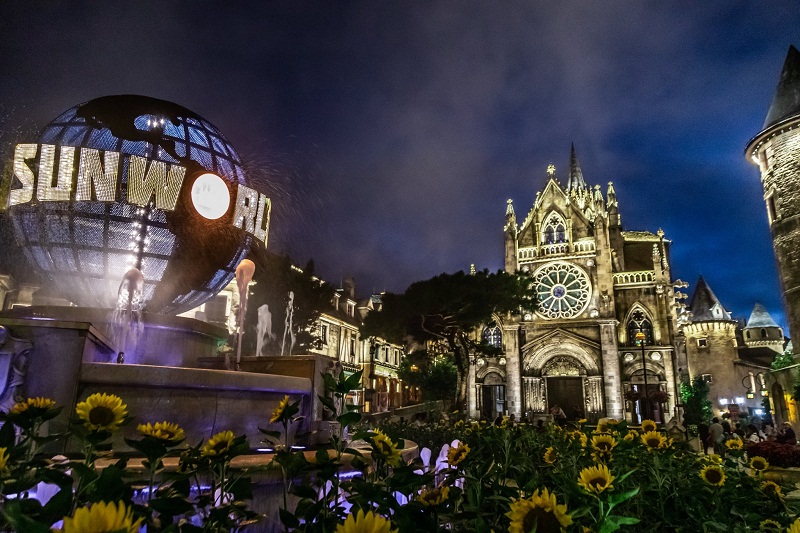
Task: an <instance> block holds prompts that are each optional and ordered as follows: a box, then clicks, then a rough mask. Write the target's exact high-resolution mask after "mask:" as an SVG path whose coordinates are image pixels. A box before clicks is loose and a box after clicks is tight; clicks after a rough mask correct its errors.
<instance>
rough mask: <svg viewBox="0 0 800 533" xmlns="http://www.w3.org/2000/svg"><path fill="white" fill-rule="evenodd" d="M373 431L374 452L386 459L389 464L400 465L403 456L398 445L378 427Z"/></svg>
mask: <svg viewBox="0 0 800 533" xmlns="http://www.w3.org/2000/svg"><path fill="white" fill-rule="evenodd" d="M373 433H375V436H374V437H372V453H373V454H374V455H375V456H376V457H377V458H379V459H385V460H386V462H387V463H388V464H389V466H400V463H401V462H402V461H403V458H402V457H401V455H400V450H398V449H397V445H396V444H395V443H394V442H392V439H390V438H389V437H387V436H386V435H384V434H383V433H382V432H381V431H379V430H377V429H376V430H373Z"/></svg>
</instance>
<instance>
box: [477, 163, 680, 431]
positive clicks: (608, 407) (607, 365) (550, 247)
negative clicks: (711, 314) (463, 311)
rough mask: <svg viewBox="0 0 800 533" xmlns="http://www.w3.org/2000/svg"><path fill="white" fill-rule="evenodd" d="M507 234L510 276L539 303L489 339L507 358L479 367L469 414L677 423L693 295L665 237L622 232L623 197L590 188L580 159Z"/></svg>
mask: <svg viewBox="0 0 800 533" xmlns="http://www.w3.org/2000/svg"><path fill="white" fill-rule="evenodd" d="M504 233H505V270H506V271H507V272H515V271H517V270H522V271H527V272H530V273H531V274H532V276H533V279H534V283H536V286H537V289H538V298H539V303H538V307H537V309H535V310H532V311H530V312H524V313H523V314H522V315H521V316H516V317H508V316H506V317H500V316H498V317H496V320H495V323H494V324H492V325H491V326H490V327H487V328H486V329H484V330H483V332H482V335H483V338H484V340H485V341H486V342H487V343H489V344H490V345H493V346H496V347H498V348H501V349H502V355H500V356H497V357H482V358H475V360H474V364H472V365H471V367H470V373H469V383H470V393H469V397H468V409H469V411H470V415H471V416H473V417H481V416H482V417H487V418H493V417H495V416H497V415H498V414H512V413H513V414H515V415H516V416H517V417H520V416H528V417H533V418H536V417H539V416H545V415H548V414H550V413H558V410H559V409H560V410H562V411H563V412H564V414H565V415H566V416H567V417H568V418H586V419H588V420H590V421H596V420H598V419H600V418H603V417H613V418H617V419H622V418H625V419H627V420H629V421H632V422H638V421H640V420H641V419H643V418H653V419H656V420H661V421H666V420H669V419H670V418H671V417H672V415H673V414H674V412H675V405H676V393H677V387H676V374H677V373H676V357H677V354H678V353H679V352H681V351H682V347H681V346H680V345H679V342H680V337H677V339H678V340H676V336H677V335H676V333H677V306H676V301H675V297H676V293H675V287H676V286H685V285H684V284H682V282H678V283H673V280H672V278H671V275H670V265H669V247H670V241H669V240H667V239H665V238H664V234H663V232H662V231H660V230H659V232H658V233H651V232H648V231H625V230H623V226H622V220H621V216H620V209H619V204H618V201H617V198H616V193H615V191H614V186H613V185H612V184H611V183H609V184H608V188H607V190H606V192H605V196H604V194H603V192H602V191H601V189H600V186H599V185H595V186H594V187H591V186H589V185H587V183H586V182H585V181H584V178H583V173H582V171H581V168H580V165H579V164H578V160H577V157H576V156H575V151H574V148H573V150H572V153H571V156H570V167H569V173H568V176H567V178H566V181H565V182H564V183H562V182H561V181H560V180H559V178H558V177H557V174H556V171H555V168H554V167H553V166H552V165H550V166H549V167H548V169H547V184H546V185H545V187H544V189H543V190H542V191H540V192H539V193H538V194H537V196H536V200H535V201H534V203H533V206H532V207H531V209H530V211H529V212H528V213H527V215H526V216H525V218H524V219H522V220H518V219H517V216H516V213H515V210H514V206H513V203H512V201H511V200H509V201H508V205H507V208H506V218H505V227H504ZM678 296H681V295H680V294H678Z"/></svg>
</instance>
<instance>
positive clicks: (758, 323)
mask: <svg viewBox="0 0 800 533" xmlns="http://www.w3.org/2000/svg"><path fill="white" fill-rule="evenodd" d="M745 327H746V328H778V327H780V326H778V324H776V323H775V320H773V318H772V316H770V314H769V313H768V312H767V310H766V308H764V306H763V305H761V304H760V303H756V305H755V306H754V307H753V311H752V312H751V313H750V318H749V319H748V320H747V325H746V326H745Z"/></svg>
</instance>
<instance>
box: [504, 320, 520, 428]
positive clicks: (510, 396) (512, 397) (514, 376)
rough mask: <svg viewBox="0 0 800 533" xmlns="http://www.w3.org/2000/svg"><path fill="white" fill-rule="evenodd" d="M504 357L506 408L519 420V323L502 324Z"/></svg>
mask: <svg viewBox="0 0 800 533" xmlns="http://www.w3.org/2000/svg"><path fill="white" fill-rule="evenodd" d="M503 346H504V347H505V358H506V409H507V410H508V414H509V415H510V414H512V413H513V414H514V415H516V417H517V420H519V419H520V418H521V417H522V409H523V405H522V373H521V371H520V365H521V364H522V362H521V361H520V353H519V325H517V324H513V325H509V326H506V325H504V326H503Z"/></svg>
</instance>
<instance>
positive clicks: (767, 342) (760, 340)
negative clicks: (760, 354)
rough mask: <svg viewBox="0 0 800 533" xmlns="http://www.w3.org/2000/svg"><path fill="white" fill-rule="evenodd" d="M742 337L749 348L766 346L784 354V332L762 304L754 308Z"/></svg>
mask: <svg viewBox="0 0 800 533" xmlns="http://www.w3.org/2000/svg"><path fill="white" fill-rule="evenodd" d="M742 336H743V337H744V343H745V344H746V345H747V347H748V348H755V347H758V346H765V347H767V348H769V349H771V350H774V351H775V352H776V353H782V352H783V330H782V329H781V327H780V326H779V325H778V324H777V323H776V322H775V321H774V320H773V319H772V316H770V314H769V313H768V312H767V310H766V309H765V308H764V306H763V305H761V304H760V303H757V304H756V305H755V306H754V307H753V311H752V312H751V313H750V318H749V319H748V320H747V325H746V326H745V327H744V331H742Z"/></svg>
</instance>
